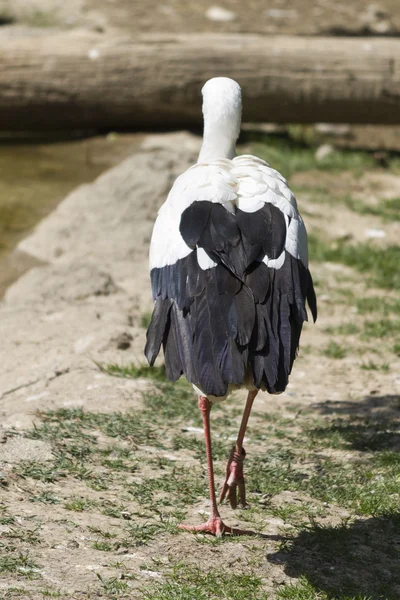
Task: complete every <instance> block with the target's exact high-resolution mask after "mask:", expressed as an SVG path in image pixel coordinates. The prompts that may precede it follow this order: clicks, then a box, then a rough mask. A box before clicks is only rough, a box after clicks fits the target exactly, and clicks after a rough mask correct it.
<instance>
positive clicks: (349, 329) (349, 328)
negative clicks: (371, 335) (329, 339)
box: [325, 323, 360, 335]
mask: <svg viewBox="0 0 400 600" xmlns="http://www.w3.org/2000/svg"><path fill="white" fill-rule="evenodd" d="M325 333H329V334H331V335H332V334H334V335H356V334H357V333H360V328H359V326H358V325H356V324H355V323H341V324H340V325H336V326H335V327H325Z"/></svg>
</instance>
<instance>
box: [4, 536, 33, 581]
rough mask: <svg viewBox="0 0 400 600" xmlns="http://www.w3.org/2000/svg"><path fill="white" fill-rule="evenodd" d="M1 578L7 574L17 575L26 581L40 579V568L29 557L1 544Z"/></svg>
mask: <svg viewBox="0 0 400 600" xmlns="http://www.w3.org/2000/svg"><path fill="white" fill-rule="evenodd" d="M0 550H1V553H0V577H1V576H4V575H6V574H12V575H17V576H19V577H24V578H26V579H40V578H41V575H40V572H39V570H40V567H39V566H38V565H37V563H35V562H34V561H33V560H32V559H31V558H30V556H29V554H26V553H21V552H18V551H15V550H13V549H12V548H11V549H9V548H5V547H4V544H2V543H1V542H0Z"/></svg>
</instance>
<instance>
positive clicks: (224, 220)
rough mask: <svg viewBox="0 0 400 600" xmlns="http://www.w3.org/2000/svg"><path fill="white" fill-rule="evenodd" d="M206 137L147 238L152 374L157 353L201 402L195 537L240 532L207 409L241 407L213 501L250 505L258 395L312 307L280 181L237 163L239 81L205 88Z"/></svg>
mask: <svg viewBox="0 0 400 600" xmlns="http://www.w3.org/2000/svg"><path fill="white" fill-rule="evenodd" d="M202 96H203V104H202V110H203V118H204V129H203V141H202V146H201V150H200V154H199V156H198V160H197V163H195V164H194V165H193V166H191V167H190V168H189V169H187V170H186V171H185V172H184V173H183V174H181V175H180V176H179V177H178V178H177V179H176V180H175V183H174V184H173V186H172V188H171V190H170V192H169V194H168V196H167V199H166V201H165V202H164V204H163V205H162V206H161V208H160V210H159V212H158V215H157V218H156V221H155V224H154V228H153V233H152V237H151V242H150V256H149V263H150V264H149V266H150V279H151V285H152V293H153V300H154V308H153V312H152V317H151V321H150V325H149V327H148V330H147V334H146V346H145V356H146V358H147V360H148V363H149V365H150V366H152V365H154V362H155V360H156V358H157V356H158V354H159V352H160V349H161V346H162V347H163V352H164V361H165V372H166V377H167V379H168V380H170V381H176V380H177V379H179V378H180V377H181V375H184V376H185V377H186V379H187V380H188V381H189V382H190V383H191V384H192V385H193V388H194V390H195V392H196V394H197V395H198V407H199V409H200V411H201V414H202V419H203V427H204V434H205V448H206V457H207V468H208V480H209V492H210V503H211V512H210V516H209V518H208V520H207V521H206V522H205V523H203V524H201V525H190V524H181V525H180V527H181V528H182V529H185V530H188V531H191V532H203V533H209V534H212V535H215V536H221V535H223V534H241V533H244V532H243V531H242V530H239V529H236V528H233V527H230V526H228V525H226V524H225V523H224V522H223V520H222V518H221V516H220V512H219V509H218V504H217V500H216V490H215V479H214V469H213V460H212V446H211V431H210V412H211V408H212V406H213V404H215V403H218V402H220V401H222V400H224V399H225V398H226V397H227V396H228V395H229V394H231V392H233V391H234V390H236V389H240V388H244V389H246V390H247V401H246V404H245V408H244V412H243V417H242V421H241V425H240V429H239V433H238V437H237V440H236V444H235V446H234V447H233V449H232V451H231V453H230V456H229V459H228V464H227V468H226V475H225V481H224V483H223V485H222V488H221V491H220V495H219V501H220V504H221V503H222V502H223V501H224V500H229V502H230V504H231V506H232V508H236V507H237V506H238V503H240V504H241V505H242V506H246V491H245V480H244V470H243V463H244V459H245V456H246V451H245V449H244V448H243V440H244V435H245V431H246V427H247V423H248V420H249V416H250V412H251V409H252V406H253V402H254V399H255V397H256V396H257V394H258V392H259V391H260V390H263V391H267V392H269V393H270V394H279V393H281V392H283V391H284V390H285V388H286V386H287V384H288V379H289V374H290V372H291V370H292V365H293V362H294V360H295V358H296V356H297V353H298V348H299V340H300V334H301V330H302V326H303V323H304V321H307V320H308V315H307V309H306V303H308V306H309V309H310V310H311V313H312V316H313V319H314V322H315V320H316V318H317V302H316V296H315V291H314V286H313V280H312V277H311V274H310V271H309V268H308V245H307V232H306V228H305V225H304V222H303V220H302V218H301V216H300V213H299V211H298V208H297V202H296V199H295V196H294V195H293V193H292V192H291V190H290V189H289V187H288V184H287V181H286V179H285V178H284V177H283V176H282V175H281V174H280V173H279V172H278V171H276V170H275V169H273V168H272V167H270V166H269V164H268V163H267V162H266V161H264V160H262V159H261V158H258V157H256V156H252V155H248V154H245V155H236V142H237V139H238V137H239V133H240V128H241V115H242V94H241V87H240V85H239V84H238V83H237V82H236V81H234V80H233V79H230V78H229V77H214V78H212V79H209V80H208V81H207V82H206V83H205V84H204V86H203V88H202Z"/></svg>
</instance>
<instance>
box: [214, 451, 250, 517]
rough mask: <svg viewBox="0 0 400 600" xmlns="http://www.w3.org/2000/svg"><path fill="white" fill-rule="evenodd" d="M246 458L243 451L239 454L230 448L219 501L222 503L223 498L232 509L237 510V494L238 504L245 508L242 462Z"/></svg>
mask: <svg viewBox="0 0 400 600" xmlns="http://www.w3.org/2000/svg"><path fill="white" fill-rule="evenodd" d="M245 456H246V452H245V449H244V448H242V451H241V453H240V454H239V452H237V451H236V448H232V452H231V454H230V456H229V460H228V464H227V467H226V475H225V481H224V484H223V486H222V489H221V492H220V495H219V501H220V502H223V501H224V500H225V497H226V498H227V499H228V500H229V502H230V505H231V507H232V508H237V505H238V492H239V501H240V504H241V505H242V506H243V507H245V506H247V503H246V487H245V481H244V475H243V462H244V459H245Z"/></svg>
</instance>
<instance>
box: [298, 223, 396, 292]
mask: <svg viewBox="0 0 400 600" xmlns="http://www.w3.org/2000/svg"><path fill="white" fill-rule="evenodd" d="M308 244H309V252H310V256H311V257H312V259H313V260H314V261H318V262H336V263H342V264H345V265H347V266H349V267H353V268H354V269H357V270H358V271H360V272H361V273H366V274H367V275H369V276H370V278H371V280H372V281H373V282H374V284H375V285H377V286H378V287H383V288H390V289H400V269H399V267H398V266H399V264H400V247H399V246H387V247H386V248H378V247H375V246H374V245H372V244H369V243H365V244H349V243H348V240H346V239H342V238H340V239H337V240H333V241H331V242H330V243H326V242H324V241H322V239H321V238H320V237H317V236H316V235H313V234H311V235H310V236H309V237H308Z"/></svg>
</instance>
